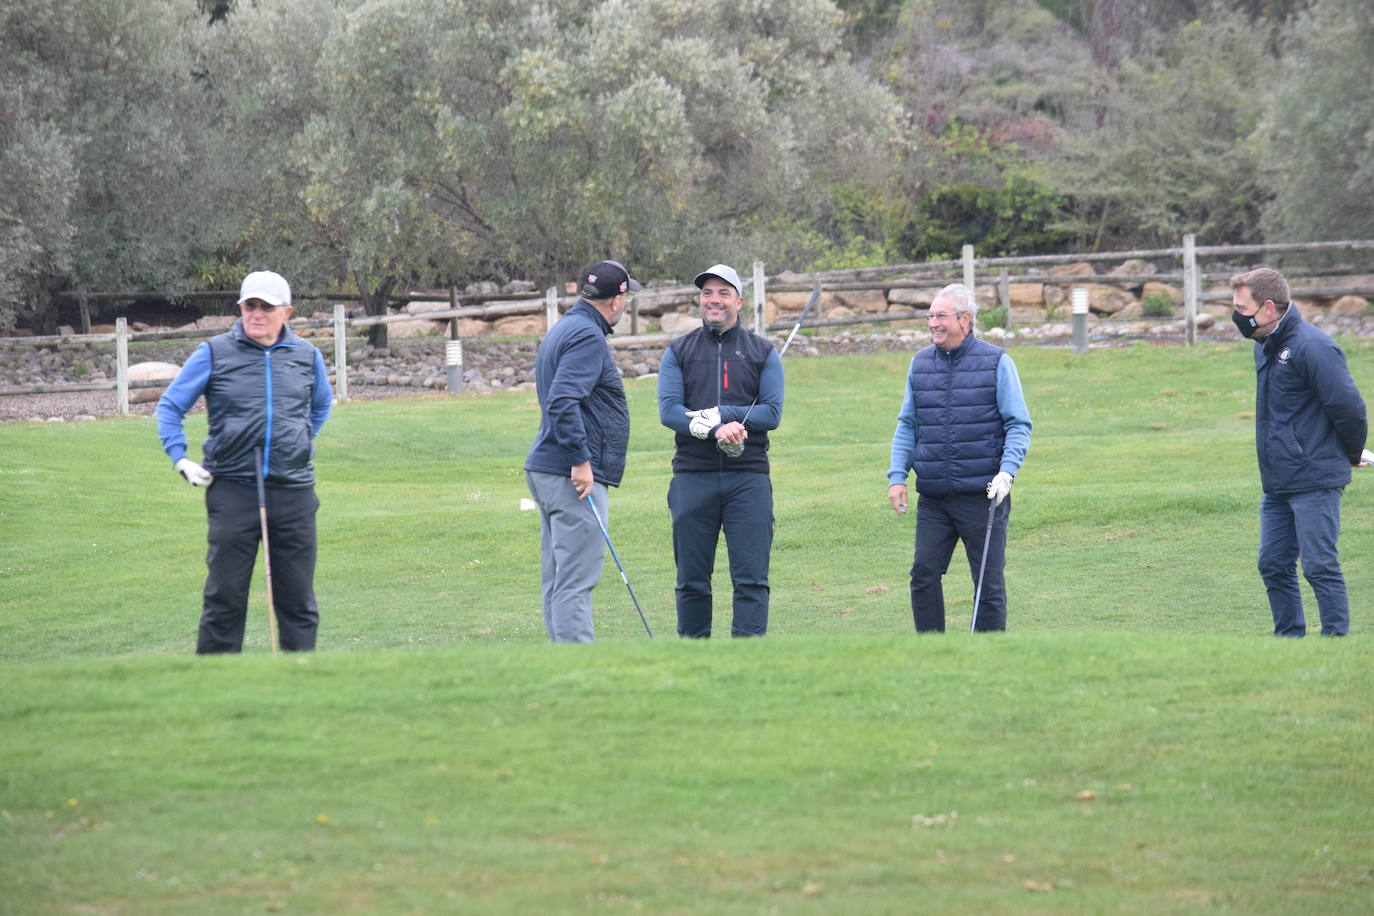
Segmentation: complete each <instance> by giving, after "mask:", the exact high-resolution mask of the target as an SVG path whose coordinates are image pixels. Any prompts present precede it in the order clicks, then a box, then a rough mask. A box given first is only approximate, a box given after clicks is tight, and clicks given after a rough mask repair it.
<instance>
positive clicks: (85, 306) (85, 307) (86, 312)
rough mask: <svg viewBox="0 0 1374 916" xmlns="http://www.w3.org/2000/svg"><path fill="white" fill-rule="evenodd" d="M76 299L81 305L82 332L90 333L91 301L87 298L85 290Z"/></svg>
mask: <svg viewBox="0 0 1374 916" xmlns="http://www.w3.org/2000/svg"><path fill="white" fill-rule="evenodd" d="M76 301H77V304H78V305H80V306H81V333H82V334H89V333H91V303H90V301H89V300H87V298H86V293H85V292H84V291H83V292H82V293H81V294H80V295H78V296H77V300H76Z"/></svg>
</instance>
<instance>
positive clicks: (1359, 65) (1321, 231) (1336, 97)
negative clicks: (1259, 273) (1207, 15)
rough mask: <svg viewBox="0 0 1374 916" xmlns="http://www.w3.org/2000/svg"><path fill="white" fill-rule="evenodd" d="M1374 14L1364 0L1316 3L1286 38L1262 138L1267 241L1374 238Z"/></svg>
mask: <svg viewBox="0 0 1374 916" xmlns="http://www.w3.org/2000/svg"><path fill="white" fill-rule="evenodd" d="M1372 43H1374V8H1371V7H1370V5H1369V4H1368V3H1366V2H1363V0H1316V2H1315V4H1314V5H1313V8H1312V10H1311V11H1310V13H1306V14H1303V15H1300V16H1298V17H1296V18H1295V19H1294V20H1293V22H1292V24H1291V26H1290V28H1289V29H1288V30H1287V31H1286V32H1285V33H1284V36H1283V40H1282V43H1281V44H1282V47H1283V59H1282V61H1281V62H1279V63H1277V64H1276V63H1275V62H1273V61H1268V60H1264V59H1260V60H1258V61H1256V62H1255V63H1256V66H1257V67H1258V68H1259V70H1260V71H1261V72H1264V73H1268V72H1271V71H1274V70H1276V71H1277V73H1276V76H1277V85H1276V86H1275V88H1274V92H1273V95H1272V96H1271V98H1270V101H1269V104H1268V106H1267V110H1266V113H1265V119H1264V126H1263V128H1262V130H1261V132H1260V141H1261V142H1260V143H1259V144H1258V149H1259V151H1260V157H1261V164H1262V166H1263V168H1264V172H1265V177H1266V181H1267V183H1268V185H1269V186H1270V187H1271V188H1273V199H1272V200H1271V201H1269V202H1268V203H1267V204H1266V205H1265V207H1264V219H1263V225H1264V229H1265V235H1266V236H1267V237H1268V238H1272V239H1276V240H1277V239H1282V240H1284V241H1314V240H1320V239H1339V238H1357V239H1368V238H1374V212H1371V210H1370V207H1369V203H1368V199H1369V188H1370V187H1374V97H1371V95H1370V93H1369V92H1368V91H1367V90H1368V87H1369V86H1370V85H1374V56H1371V54H1370V51H1369V49H1370V47H1371V46H1374V44H1372Z"/></svg>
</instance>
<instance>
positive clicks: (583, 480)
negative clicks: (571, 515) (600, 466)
mask: <svg viewBox="0 0 1374 916" xmlns="http://www.w3.org/2000/svg"><path fill="white" fill-rule="evenodd" d="M594 482H595V481H594V480H593V479H592V463H591V462H590V461H584V462H582V463H581V464H575V465H573V466H572V485H573V489H574V490H576V491H577V498H578V499H586V498H587V494H588V493H590V492H592V484H593V483H594Z"/></svg>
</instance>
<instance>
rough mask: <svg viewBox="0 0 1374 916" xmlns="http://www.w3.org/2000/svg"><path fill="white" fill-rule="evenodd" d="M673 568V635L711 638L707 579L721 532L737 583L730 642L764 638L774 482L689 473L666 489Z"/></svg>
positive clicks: (736, 474) (745, 474) (753, 476)
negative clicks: (739, 639) (674, 616)
mask: <svg viewBox="0 0 1374 916" xmlns="http://www.w3.org/2000/svg"><path fill="white" fill-rule="evenodd" d="M668 509H669V510H670V511H671V512H672V516H673V559H674V560H675V561H676V562H677V632H678V635H679V636H690V637H705V636H710V635H711V574H712V573H713V572H714V571H715V566H716V544H717V543H718V542H719V540H720V533H721V531H722V530H724V532H725V547H726V550H727V552H728V554H729V557H730V579H731V580H732V581H733V582H734V586H735V590H734V618H733V621H732V622H731V625H730V634H731V635H732V636H762V635H764V633H766V632H768V558H769V554H771V553H772V550H773V481H772V480H771V479H770V478H769V477H768V475H767V474H758V473H753V472H750V471H693V472H684V473H680V474H674V475H673V481H672V483H670V484H669V485H668Z"/></svg>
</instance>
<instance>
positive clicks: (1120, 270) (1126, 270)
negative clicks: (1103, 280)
mask: <svg viewBox="0 0 1374 916" xmlns="http://www.w3.org/2000/svg"><path fill="white" fill-rule="evenodd" d="M1157 273H1159V271H1158V270H1156V269H1155V266H1154V265H1153V264H1151V263H1150V262H1149V261H1146V260H1143V259H1141V258H1131V259H1130V260H1128V261H1123V262H1122V263H1120V264H1118V265H1117V266H1116V267H1113V268H1112V269H1111V270H1109V271H1107V276H1109V277H1148V276H1151V275H1153V274H1157Z"/></svg>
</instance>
